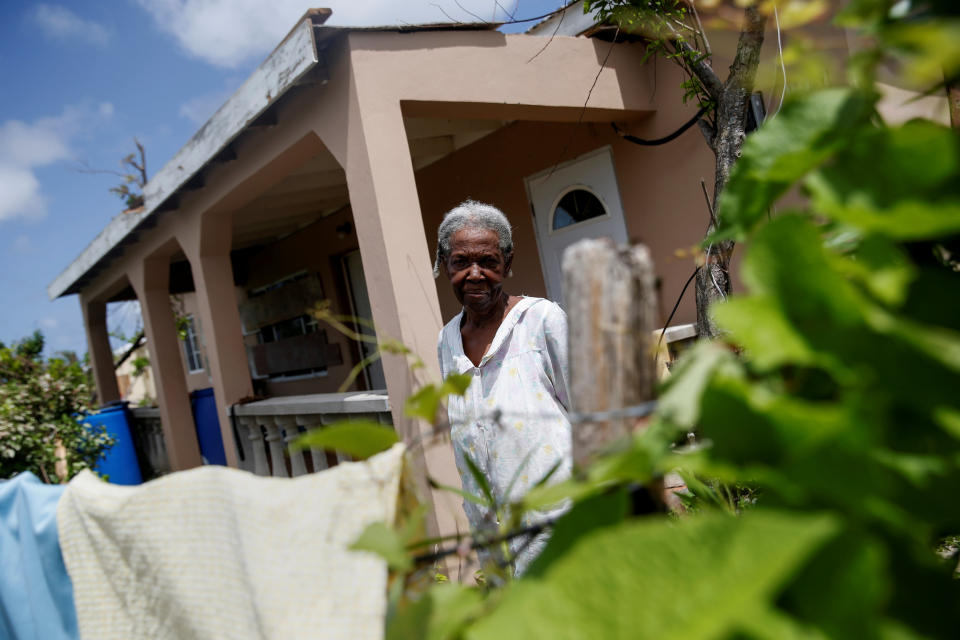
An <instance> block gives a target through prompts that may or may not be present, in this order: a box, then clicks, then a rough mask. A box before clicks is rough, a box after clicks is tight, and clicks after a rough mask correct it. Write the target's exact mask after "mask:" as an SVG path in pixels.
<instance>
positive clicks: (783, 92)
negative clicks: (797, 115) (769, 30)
mask: <svg viewBox="0 0 960 640" xmlns="http://www.w3.org/2000/svg"><path fill="white" fill-rule="evenodd" d="M773 19H774V20H775V21H776V23H777V49H778V50H779V51H780V69H781V71H782V72H783V89H782V90H781V91H780V103H779V104H778V105H777V110H776V111H775V112H774V113H773V115H772V116H770V119H771V120H772V119H773V118H776V117H777V114H778V113H780V107H782V106H783V100H784V98H785V97H786V96H787V65H786V63H784V61H783V42H782V41H781V39H780V15H779V14H778V13H777V3H776V2H774V3H773Z"/></svg>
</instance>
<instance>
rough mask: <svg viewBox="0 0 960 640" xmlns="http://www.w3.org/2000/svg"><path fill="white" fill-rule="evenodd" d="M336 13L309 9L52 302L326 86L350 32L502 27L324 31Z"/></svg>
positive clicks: (75, 266) (467, 26)
mask: <svg viewBox="0 0 960 640" xmlns="http://www.w3.org/2000/svg"><path fill="white" fill-rule="evenodd" d="M331 13H332V12H331V10H330V9H310V10H308V11H307V12H306V14H304V16H303V17H302V18H301V19H300V20H299V21H298V22H297V24H296V26H294V28H293V29H292V30H291V31H290V33H288V34H287V36H286V37H285V38H284V39H283V40H282V41H281V42H280V44H279V45H278V46H277V48H276V49H274V50H273V52H272V53H271V54H270V55H269V56H268V57H267V59H266V60H264V62H263V63H262V64H261V65H260V66H259V67H258V68H257V69H256V70H255V71H254V72H253V73H252V74H251V75H250V77H249V78H247V80H246V81H245V82H244V83H243V85H242V86H241V87H240V88H239V89H238V90H237V91H236V92H235V93H234V94H233V95H232V96H231V97H230V98H229V99H228V100H227V101H226V102H225V103H224V104H223V105H222V106H221V107H220V108H219V109H218V110H217V112H216V113H214V114H213V115H212V116H211V117H210V119H209V120H208V121H207V122H206V123H205V124H204V125H203V126H202V127H200V129H199V130H198V131H197V132H196V133H195V134H194V135H193V137H192V138H190V140H189V141H188V142H187V143H186V144H185V145H184V146H183V147H182V148H181V149H180V150H179V151H178V152H177V153H176V155H174V157H173V158H172V159H170V161H169V162H167V163H166V164H165V165H164V166H163V168H162V169H160V171H158V172H157V173H156V174H155V175H154V176H153V178H152V179H151V180H150V181H149V182H148V183H147V184H146V186H145V187H144V189H143V195H144V206H143V207H141V208H139V209H134V210H130V211H124V212H122V213H120V214H118V215H116V216H115V217H114V218H113V219H112V220H111V221H110V222H109V223H108V224H107V226H106V227H105V228H104V229H103V230H102V231H101V232H100V233H99V234H98V235H97V236H96V237H95V238H94V239H93V241H92V242H90V244H88V245H87V246H86V247H85V248H84V249H83V251H81V253H80V255H79V256H77V258H76V259H75V260H74V261H73V262H71V263H70V265H69V266H67V268H66V269H64V270H63V271H62V272H61V273H60V275H58V276H57V277H56V278H55V279H54V280H53V282H51V283H50V285H48V287H47V294H48V296H49V297H50V299H51V300H52V299H56V298H59V297H61V296H65V295H70V294H75V293H79V292H80V291H81V290H82V289H83V287H84V285H85V284H86V283H88V282H89V281H90V280H92V279H93V278H94V277H95V276H96V275H97V274H98V273H100V272H101V271H103V270H104V269H105V268H106V267H107V266H108V265H109V264H110V263H111V262H112V261H113V260H114V259H116V258H118V257H119V256H121V255H122V254H123V251H124V247H125V246H127V245H130V244H133V243H135V242H136V241H137V239H138V235H139V233H140V232H141V231H143V230H146V229H149V228H151V227H154V226H156V224H157V219H158V218H159V217H160V216H161V215H164V214H165V213H167V212H170V211H174V210H176V209H177V207H178V205H179V198H180V195H181V194H183V193H185V192H188V191H191V190H194V189H198V188H200V187H202V186H203V184H204V182H203V176H204V170H205V169H206V168H208V167H210V166H212V165H215V164H218V163H223V162H229V161H230V160H232V159H234V158H235V157H236V154H235V153H234V150H233V148H232V144H233V143H234V142H235V141H236V140H237V138H239V137H240V135H241V134H243V133H244V132H245V131H247V130H253V129H257V128H261V127H265V126H270V125H271V124H273V123H274V120H275V114H274V108H275V106H276V104H277V103H278V102H279V101H280V100H281V99H282V98H283V97H284V96H285V95H286V94H287V93H289V92H290V91H291V90H292V89H294V88H295V87H297V86H300V85H306V84H321V85H322V84H326V82H327V72H328V70H327V67H326V64H325V61H324V57H323V50H324V48H325V46H326V42H327V41H328V40H330V39H331V38H333V37H334V36H336V35H338V34H340V33H343V32H348V31H380V32H399V33H413V32H419V31H485V30H493V29H496V28H497V27H499V26H500V25H499V24H498V23H455V24H450V23H436V24H418V25H390V26H377V27H329V26H323V24H324V22H326V20H327V19H328V18H329V17H330V15H331Z"/></svg>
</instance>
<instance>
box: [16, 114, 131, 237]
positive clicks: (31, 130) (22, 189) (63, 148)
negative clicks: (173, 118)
mask: <svg viewBox="0 0 960 640" xmlns="http://www.w3.org/2000/svg"><path fill="white" fill-rule="evenodd" d="M104 105H109V108H104ZM112 113H113V105H110V103H104V104H103V105H100V107H99V108H98V109H97V111H96V112H93V111H92V110H91V109H90V108H88V107H72V106H71V107H67V108H65V109H64V110H63V113H62V114H60V115H59V116H56V117H52V118H39V119H37V120H35V121H33V122H31V123H26V122H22V121H20V120H7V121H6V122H4V123H2V124H0V221H3V220H9V219H11V218H27V219H37V218H42V217H43V216H44V215H46V211H47V201H46V198H45V197H44V196H43V193H42V191H41V185H40V181H39V180H38V179H37V176H36V173H35V169H38V168H40V167H44V166H48V165H51V164H53V163H55V162H58V161H61V160H66V159H68V158H70V156H71V150H70V139H71V138H72V137H73V136H75V135H76V134H77V133H79V132H80V131H81V130H83V129H84V128H86V127H89V126H90V125H91V124H93V123H95V122H96V121H98V120H103V119H107V118H109V117H110V115H112Z"/></svg>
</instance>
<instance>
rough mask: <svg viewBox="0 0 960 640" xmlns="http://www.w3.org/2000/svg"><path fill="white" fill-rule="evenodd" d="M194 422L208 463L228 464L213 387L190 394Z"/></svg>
mask: <svg viewBox="0 0 960 640" xmlns="http://www.w3.org/2000/svg"><path fill="white" fill-rule="evenodd" d="M190 406H191V408H192V409H193V422H194V424H195V425H196V427H197V442H198V443H199V444H200V455H202V456H203V459H204V461H205V462H206V463H207V464H222V465H226V464H227V456H226V454H225V453H224V452H223V438H221V437H220V420H219V419H218V418H217V401H216V400H215V399H214V397H213V389H209V388H208V389H197V390H196V391H194V392H193V393H191V394H190Z"/></svg>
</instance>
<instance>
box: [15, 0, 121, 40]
mask: <svg viewBox="0 0 960 640" xmlns="http://www.w3.org/2000/svg"><path fill="white" fill-rule="evenodd" d="M31 17H32V18H33V21H34V22H36V23H37V25H39V26H40V30H41V31H43V33H44V34H45V35H46V36H47V37H48V38H52V39H55V40H70V41H77V40H79V41H81V42H87V43H90V44H95V45H98V46H106V44H107V42H108V41H109V40H110V32H109V31H108V30H107V28H106V27H104V26H103V25H102V24H100V23H98V22H96V21H94V20H86V19H84V18H81V17H80V16H78V15H77V14H75V13H74V12H73V11H71V10H70V9H67V8H66V7H62V6H60V5H53V4H38V5H37V7H36V9H34V11H33V14H32V16H31Z"/></svg>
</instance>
